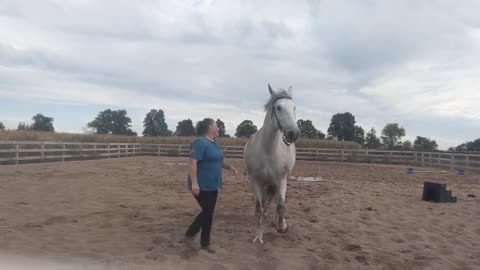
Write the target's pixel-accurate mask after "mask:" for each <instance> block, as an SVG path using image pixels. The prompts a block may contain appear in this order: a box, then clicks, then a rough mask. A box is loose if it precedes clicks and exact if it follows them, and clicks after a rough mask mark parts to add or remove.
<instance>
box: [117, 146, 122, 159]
mask: <svg viewBox="0 0 480 270" xmlns="http://www.w3.org/2000/svg"><path fill="white" fill-rule="evenodd" d="M121 156H122V154H121V153H120V144H117V157H118V158H119V157H121Z"/></svg>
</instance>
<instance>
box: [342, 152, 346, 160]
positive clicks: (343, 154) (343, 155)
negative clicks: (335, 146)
mask: <svg viewBox="0 0 480 270" xmlns="http://www.w3.org/2000/svg"><path fill="white" fill-rule="evenodd" d="M344 157H345V152H344V150H343V149H342V162H343V159H344Z"/></svg>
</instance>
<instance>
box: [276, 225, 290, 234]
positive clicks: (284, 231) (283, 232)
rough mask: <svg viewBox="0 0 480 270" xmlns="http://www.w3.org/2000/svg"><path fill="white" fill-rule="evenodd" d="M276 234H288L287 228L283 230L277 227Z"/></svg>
mask: <svg viewBox="0 0 480 270" xmlns="http://www.w3.org/2000/svg"><path fill="white" fill-rule="evenodd" d="M277 232H278V233H281V234H286V233H287V232H288V226H285V228H278V227H277Z"/></svg>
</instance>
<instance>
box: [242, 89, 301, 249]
mask: <svg viewBox="0 0 480 270" xmlns="http://www.w3.org/2000/svg"><path fill="white" fill-rule="evenodd" d="M268 90H269V92H270V99H269V100H268V102H267V103H266V104H265V111H267V113H266V116H265V120H264V122H263V126H262V128H260V129H259V130H258V131H257V132H256V133H255V134H253V135H252V136H251V137H250V139H249V140H248V141H247V143H246V145H245V150H244V153H243V154H244V161H245V167H246V173H247V174H248V175H249V177H250V181H251V184H252V189H253V192H254V194H255V217H256V220H257V232H256V236H255V238H254V239H253V242H256V241H258V242H259V243H263V225H262V222H263V219H265V218H266V217H267V210H268V207H269V204H270V202H271V201H272V200H273V199H275V200H276V201H277V215H276V219H275V227H276V229H277V231H278V232H279V233H286V232H287V230H288V225H287V222H286V220H285V212H286V208H285V193H286V192H287V179H288V177H289V175H290V172H291V171H292V169H293V167H294V165H295V158H296V149H295V145H294V144H293V143H294V142H295V141H296V140H297V138H298V136H299V135H300V129H299V128H298V125H297V121H296V116H295V104H294V103H293V100H292V92H293V90H292V87H291V86H290V87H289V88H288V91H285V90H282V89H280V90H278V91H274V90H272V88H271V87H270V84H269V85H268Z"/></svg>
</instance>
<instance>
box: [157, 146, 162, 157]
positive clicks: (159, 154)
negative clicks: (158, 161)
mask: <svg viewBox="0 0 480 270" xmlns="http://www.w3.org/2000/svg"><path fill="white" fill-rule="evenodd" d="M160 150H161V149H160V144H159V145H158V156H159V157H160V156H161V155H162V154H161V153H160Z"/></svg>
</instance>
